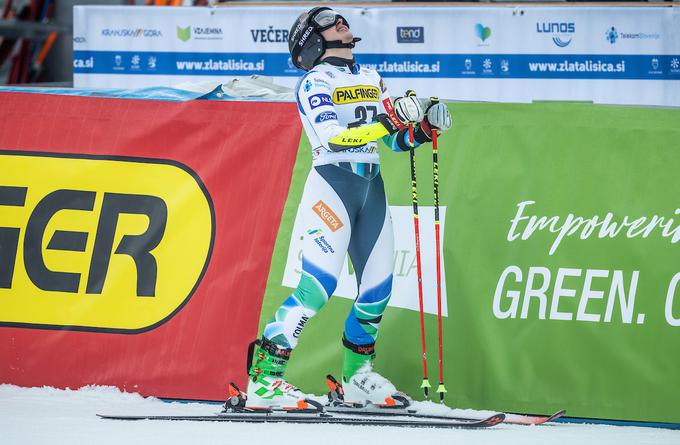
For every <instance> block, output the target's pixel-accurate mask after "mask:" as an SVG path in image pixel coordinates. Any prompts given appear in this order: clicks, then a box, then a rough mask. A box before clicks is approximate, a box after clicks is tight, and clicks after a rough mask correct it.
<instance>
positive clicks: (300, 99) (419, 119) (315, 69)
mask: <svg viewBox="0 0 680 445" xmlns="http://www.w3.org/2000/svg"><path fill="white" fill-rule="evenodd" d="M359 40H361V39H359V38H356V37H354V36H353V34H352V32H351V31H350V27H349V24H348V23H347V21H346V20H345V19H344V18H343V17H342V16H341V15H339V14H338V13H337V12H335V11H333V10H332V9H330V8H326V7H317V8H313V9H311V10H309V11H307V12H304V13H303V14H301V15H300V16H299V17H298V19H297V20H296V21H295V23H294V25H293V27H292V28H291V31H290V34H289V38H288V47H289V50H290V55H291V59H292V61H293V63H294V64H295V66H297V67H298V68H300V69H303V70H305V71H307V72H306V73H305V74H304V75H303V76H302V78H301V79H300V80H299V82H298V84H297V86H296V88H295V94H296V99H297V106H298V110H299V112H300V119H301V120H302V125H303V127H304V129H305V132H306V133H307V137H308V138H309V141H310V143H311V146H312V169H311V171H310V172H309V175H308V177H307V181H306V183H305V188H304V193H303V197H302V201H301V212H300V215H301V217H302V218H303V221H304V228H305V236H304V241H303V256H302V275H301V277H300V283H299V284H298V287H297V289H296V290H295V291H294V292H293V294H292V295H290V296H289V297H288V298H287V299H286V300H285V301H284V302H283V304H282V305H281V307H280V308H279V309H278V310H277V311H276V312H275V314H274V317H273V318H272V319H271V320H270V321H269V322H268V323H267V325H266V326H265V328H264V332H263V336H262V339H261V340H257V341H256V342H255V345H256V348H255V352H254V354H252V355H251V357H250V366H249V381H248V390H247V396H248V405H250V406H262V407H264V406H272V407H288V406H297V405H298V401H299V400H304V399H305V398H306V397H307V395H306V394H305V393H303V392H302V391H300V390H299V389H298V388H296V387H295V386H293V385H291V384H289V383H288V382H287V381H286V380H285V379H284V372H285V370H286V366H287V363H288V360H289V359H290V355H291V351H292V350H293V349H294V348H295V346H296V345H297V342H298V338H299V336H300V332H301V331H302V329H303V328H304V326H305V325H306V324H307V323H308V322H309V320H310V319H311V318H312V317H313V316H314V315H315V314H316V313H317V312H319V310H321V308H322V307H323V306H324V305H325V304H326V303H327V302H328V300H329V298H330V296H331V295H332V294H333V292H334V290H335V288H336V285H337V280H338V276H339V274H340V272H341V270H342V267H343V265H344V262H345V255H346V254H347V253H348V254H349V256H350V258H351V260H352V264H353V265H354V270H355V273H356V277H357V284H358V290H359V292H358V296H357V298H356V300H355V302H354V304H353V306H352V309H351V311H350V313H349V315H348V317H347V320H346V322H345V331H344V335H343V338H342V343H343V345H344V348H343V349H344V365H343V369H342V382H343V388H344V398H345V401H346V402H353V403H358V404H362V405H363V404H366V403H374V404H385V403H387V404H390V405H393V404H394V398H393V396H395V395H397V394H400V393H398V392H397V390H396V389H395V387H394V385H393V384H392V383H391V382H389V381H388V380H387V379H386V378H384V377H383V376H381V375H380V374H378V373H377V372H375V371H374V370H373V366H372V363H373V359H374V358H375V341H376V338H377V335H378V328H379V326H380V320H381V318H382V316H383V312H384V311H385V307H386V306H387V303H388V301H389V299H390V295H391V293H392V259H393V248H394V247H393V244H394V241H393V233H392V221H391V219H390V214H389V207H388V205H387V200H386V198H385V191H384V188H383V181H382V178H381V176H380V165H379V159H378V149H377V142H376V139H379V138H380V137H384V141H385V143H386V144H387V146H388V147H390V148H391V149H392V150H394V151H397V152H400V151H408V150H409V149H410V148H411V142H410V140H409V133H408V128H407V126H408V125H409V124H412V125H413V126H414V132H413V134H414V139H415V142H414V143H413V146H418V145H420V144H422V143H425V142H429V141H431V140H432V138H431V135H432V133H431V132H432V131H433V129H434V130H438V131H440V132H443V131H447V130H448V129H449V128H450V127H451V116H450V114H449V111H448V109H447V108H446V106H445V105H444V104H441V103H434V104H433V103H432V102H431V101H427V100H419V99H417V98H416V97H414V96H406V97H400V98H398V99H396V100H395V102H394V106H393V105H392V102H391V100H390V98H389V95H388V93H387V89H386V87H385V84H384V83H383V81H382V79H381V78H380V75H379V74H378V73H377V72H376V71H374V70H371V69H367V68H364V67H362V66H360V65H359V64H357V63H356V62H355V61H354V56H353V55H352V48H354V45H355V43H356V42H358V41H359ZM424 110H425V111H424ZM397 400H404V399H400V398H399V397H397Z"/></svg>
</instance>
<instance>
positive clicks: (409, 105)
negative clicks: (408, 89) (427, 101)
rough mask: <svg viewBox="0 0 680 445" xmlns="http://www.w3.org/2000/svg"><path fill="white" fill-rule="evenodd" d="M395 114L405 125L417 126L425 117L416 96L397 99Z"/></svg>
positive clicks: (395, 101)
mask: <svg viewBox="0 0 680 445" xmlns="http://www.w3.org/2000/svg"><path fill="white" fill-rule="evenodd" d="M394 112H395V113H396V115H397V117H398V118H399V120H400V121H402V122H403V123H404V124H409V123H413V124H417V123H418V122H420V121H422V120H423V118H424V117H425V113H424V112H423V107H422V106H421V104H420V101H419V100H418V98H417V97H415V96H404V97H398V98H397V99H395V100H394Z"/></svg>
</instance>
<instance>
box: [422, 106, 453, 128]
mask: <svg viewBox="0 0 680 445" xmlns="http://www.w3.org/2000/svg"><path fill="white" fill-rule="evenodd" d="M425 119H427V122H428V123H429V124H430V127H432V129H434V130H439V131H440V132H442V133H443V132H445V131H449V129H450V128H451V124H452V121H451V113H450V112H449V109H448V108H447V107H446V105H444V104H443V103H441V102H433V103H432V105H431V106H430V108H428V110H427V115H426V116H425Z"/></svg>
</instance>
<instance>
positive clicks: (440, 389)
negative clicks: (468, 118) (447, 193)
mask: <svg viewBox="0 0 680 445" xmlns="http://www.w3.org/2000/svg"><path fill="white" fill-rule="evenodd" d="M437 102H439V99H436V98H432V103H437ZM432 174H433V181H432V182H433V184H434V240H435V248H434V250H435V258H436V263H437V266H436V270H437V329H438V334H439V386H438V387H437V392H438V393H439V401H440V402H442V403H443V402H444V395H445V394H446V387H445V386H444V352H443V335H442V281H441V253H440V251H439V245H440V244H439V239H440V232H439V160H438V158H437V130H435V129H432Z"/></svg>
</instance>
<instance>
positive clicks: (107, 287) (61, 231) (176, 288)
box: [0, 151, 215, 333]
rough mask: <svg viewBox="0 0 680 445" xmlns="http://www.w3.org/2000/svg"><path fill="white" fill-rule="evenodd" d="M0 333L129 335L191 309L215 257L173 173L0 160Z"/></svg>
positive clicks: (203, 202) (204, 208) (208, 232)
mask: <svg viewBox="0 0 680 445" xmlns="http://www.w3.org/2000/svg"><path fill="white" fill-rule="evenodd" d="M0 169H1V170H2V171H3V175H2V177H1V178H0V246H1V247H2V248H0V326H20V327H29V328H30V327H35V328H42V329H44V328H58V329H73V330H86V331H101V332H123V333H134V332H143V331H146V330H149V329H153V328H155V327H157V326H159V325H160V324H162V323H164V322H165V321H167V320H168V319H170V318H171V317H172V316H173V315H174V314H175V313H177V312H178V311H179V309H180V308H181V307H182V306H183V305H184V303H185V302H186V300H187V299H188V298H190V297H191V295H192V293H193V292H194V290H195V289H196V287H197V285H198V282H199V281H200V280H201V278H202V276H203V274H204V272H205V269H206V267H207V264H208V261H209V257H210V252H211V250H212V245H213V241H214V240H213V232H214V231H213V227H214V220H215V218H214V209H213V205H212V202H211V200H210V196H209V195H208V192H207V190H206V189H205V186H204V185H203V183H202V182H201V180H200V178H199V177H198V176H197V175H196V174H195V173H194V172H193V171H191V170H190V169H189V168H188V167H186V166H184V165H183V164H181V163H178V162H175V161H164V160H155V159H154V160H150V159H142V158H116V157H100V156H78V155H58V154H46V153H32V152H7V151H2V152H0Z"/></svg>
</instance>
